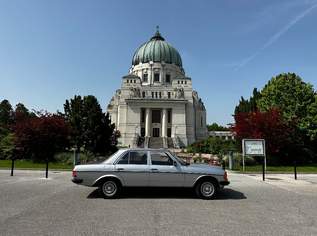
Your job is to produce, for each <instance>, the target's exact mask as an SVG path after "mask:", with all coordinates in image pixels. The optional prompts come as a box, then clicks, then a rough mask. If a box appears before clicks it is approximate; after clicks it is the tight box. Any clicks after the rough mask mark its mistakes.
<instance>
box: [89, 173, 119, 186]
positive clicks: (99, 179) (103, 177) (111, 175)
mask: <svg viewBox="0 0 317 236" xmlns="http://www.w3.org/2000/svg"><path fill="white" fill-rule="evenodd" d="M105 178H115V179H117V180H119V181H120V183H121V185H123V180H122V178H121V177H119V176H117V175H114V174H107V175H102V176H100V177H99V178H98V179H96V180H95V181H94V183H93V185H92V186H93V187H96V186H98V183H99V182H100V181H101V180H102V179H105Z"/></svg>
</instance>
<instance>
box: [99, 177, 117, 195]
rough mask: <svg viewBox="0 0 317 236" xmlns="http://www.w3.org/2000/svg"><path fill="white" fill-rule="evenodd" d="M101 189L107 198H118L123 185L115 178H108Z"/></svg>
mask: <svg viewBox="0 0 317 236" xmlns="http://www.w3.org/2000/svg"><path fill="white" fill-rule="evenodd" d="M100 189H101V192H102V194H103V196H104V197H105V198H116V197H118V196H119V193H120V191H121V185H120V184H119V183H118V182H117V181H115V180H106V181H105V182H103V184H102V185H101V186H100Z"/></svg>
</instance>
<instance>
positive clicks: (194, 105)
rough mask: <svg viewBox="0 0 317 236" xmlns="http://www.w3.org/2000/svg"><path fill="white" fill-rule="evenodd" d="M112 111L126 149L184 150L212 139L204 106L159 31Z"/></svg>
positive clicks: (139, 53) (137, 57) (139, 54)
mask: <svg viewBox="0 0 317 236" xmlns="http://www.w3.org/2000/svg"><path fill="white" fill-rule="evenodd" d="M107 110H108V112H109V114H110V117H111V122H112V123H114V124H115V126H116V129H117V130H119V131H120V134H121V137H120V138H119V144H120V145H121V146H130V147H153V148H160V147H162V148H181V147H185V146H187V145H189V144H191V143H193V142H195V141H197V140H202V139H205V138H207V126H206V109H205V106H204V104H203V102H202V101H201V99H200V98H199V97H198V93H197V92H196V91H194V90H193V88H192V80H191V78H190V77H187V76H186V75H185V71H184V68H183V65H182V58H181V56H180V54H179V52H178V51H177V50H176V49H175V48H174V47H172V46H171V45H170V44H169V43H167V42H166V41H165V39H164V38H163V37H162V36H161V34H160V32H159V31H158V29H157V31H156V33H155V35H154V36H153V37H152V38H151V39H150V40H149V41H148V42H146V43H144V44H142V45H141V46H140V47H139V48H138V49H137V50H136V52H135V53H134V55H133V59H132V66H131V68H130V70H129V74H128V75H126V76H123V78H122V84H121V88H120V89H118V90H117V91H116V93H115V95H114V96H113V97H112V98H111V101H110V103H109V105H108V108H107Z"/></svg>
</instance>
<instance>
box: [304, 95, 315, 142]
mask: <svg viewBox="0 0 317 236" xmlns="http://www.w3.org/2000/svg"><path fill="white" fill-rule="evenodd" d="M302 127H303V128H306V129H307V133H308V135H309V137H310V140H317V94H315V101H314V102H313V103H311V104H310V105H309V106H308V107H307V116H306V117H305V118H304V119H303V122H302Z"/></svg>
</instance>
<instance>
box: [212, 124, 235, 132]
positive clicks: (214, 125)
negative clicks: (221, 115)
mask: <svg viewBox="0 0 317 236" xmlns="http://www.w3.org/2000/svg"><path fill="white" fill-rule="evenodd" d="M207 128H208V131H229V130H230V129H229V128H227V127H224V126H221V125H218V124H217V123H212V124H211V125H207Z"/></svg>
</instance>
